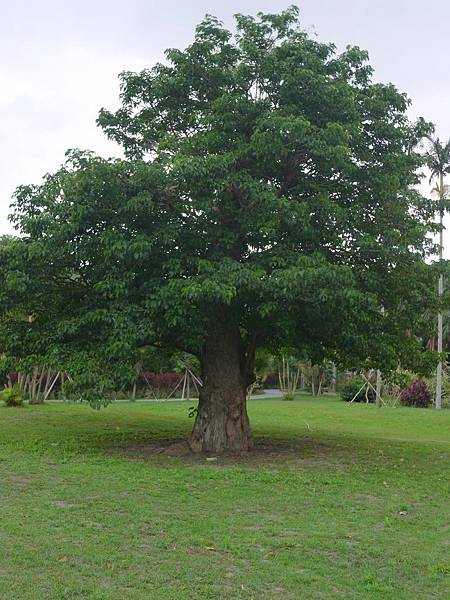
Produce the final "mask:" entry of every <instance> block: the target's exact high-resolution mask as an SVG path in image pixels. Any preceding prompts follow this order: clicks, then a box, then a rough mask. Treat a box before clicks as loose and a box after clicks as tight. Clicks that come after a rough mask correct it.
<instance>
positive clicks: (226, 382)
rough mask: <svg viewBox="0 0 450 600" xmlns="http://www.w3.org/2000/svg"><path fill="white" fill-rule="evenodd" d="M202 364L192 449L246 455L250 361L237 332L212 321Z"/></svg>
mask: <svg viewBox="0 0 450 600" xmlns="http://www.w3.org/2000/svg"><path fill="white" fill-rule="evenodd" d="M252 352H253V351H252ZM249 359H250V360H249ZM201 363H202V380H203V387H202V388H201V389H200V395H199V404H198V414H197V418H196V421H195V424H194V429H193V431H192V434H191V438H190V446H191V449H192V450H193V451H194V452H202V451H203V452H224V451H225V452H226V451H229V452H247V451H248V450H250V449H251V448H252V445H253V443H252V436H251V432H250V425H249V420H248V415H247V406H246V391H247V387H248V386H249V385H250V384H251V383H252V377H251V376H250V369H251V370H252V367H253V359H252V356H250V357H248V356H246V354H245V351H244V349H243V345H242V339H241V335H240V332H239V328H238V327H237V326H233V325H232V324H230V323H227V321H226V319H224V318H223V317H222V319H220V320H215V321H214V322H213V323H212V324H211V325H210V330H209V333H208V335H207V339H206V342H205V345H204V348H203V351H202V356H201Z"/></svg>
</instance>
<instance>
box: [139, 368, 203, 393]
mask: <svg viewBox="0 0 450 600" xmlns="http://www.w3.org/2000/svg"><path fill="white" fill-rule="evenodd" d="M183 377H184V374H183V373H173V372H170V371H161V372H154V371H141V372H140V373H139V376H138V384H139V386H142V387H143V388H144V389H148V390H149V391H151V392H152V395H154V394H156V395H157V396H158V397H159V398H164V397H166V396H168V395H169V394H171V393H172V392H173V390H174V389H175V387H176V386H177V385H178V384H180V383H181V380H182V379H183ZM179 391H180V393H181V389H179ZM192 392H194V390H192Z"/></svg>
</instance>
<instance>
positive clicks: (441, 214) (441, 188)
mask: <svg viewBox="0 0 450 600" xmlns="http://www.w3.org/2000/svg"><path fill="white" fill-rule="evenodd" d="M439 200H440V207H439V224H440V231H439V263H442V248H443V244H444V231H443V217H444V209H443V201H444V177H443V174H442V173H440V175H439ZM443 293H444V276H443V274H442V273H441V274H440V275H439V285H438V296H439V302H440V301H441V299H442V295H443ZM437 345H438V347H437V349H438V352H439V353H441V354H442V310H441V308H440V307H439V313H438V344H437ZM435 402H436V409H437V410H440V409H441V407H442V358H441V359H440V360H439V363H438V366H437V368H436V398H435Z"/></svg>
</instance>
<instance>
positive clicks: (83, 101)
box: [0, 0, 450, 257]
mask: <svg viewBox="0 0 450 600" xmlns="http://www.w3.org/2000/svg"><path fill="white" fill-rule="evenodd" d="M291 3H292V2H289V0H284V1H279V0H245V1H243V0H229V1H228V2H224V1H223V0H204V1H194V0H192V1H191V2H189V1H187V0H165V1H164V2H162V1H161V0H159V1H158V0H120V1H118V0H77V1H76V2H62V1H61V0H36V1H35V0H14V1H11V0H0V8H1V13H0V14H1V18H0V57H1V59H0V111H1V118H0V140H1V145H0V233H7V232H11V231H12V229H11V226H10V225H9V224H8V222H7V214H8V206H9V204H10V201H11V195H12V192H13V190H14V189H15V187H16V186H18V185H20V184H24V183H37V182H39V179H40V177H41V176H42V175H43V174H45V173H46V172H51V171H54V170H55V169H57V168H58V166H59V165H60V164H61V162H62V161H63V159H64V152H65V150H66V149H67V148H76V147H78V148H86V149H91V150H94V151H96V152H98V153H100V154H102V155H108V156H116V155H119V151H118V148H117V147H116V146H115V145H114V144H113V143H111V142H108V141H107V140H106V139H105V138H104V136H103V134H102V132H101V131H100V130H99V129H98V128H97V127H96V125H95V119H96V117H97V113H98V110H99V109H100V108H101V107H102V106H105V107H107V108H114V107H116V106H117V105H118V80H117V75H118V73H119V72H120V71H122V70H139V69H142V68H144V67H149V66H152V65H153V63H154V62H155V61H157V60H161V59H162V58H163V51H164V49H165V48H167V47H180V48H183V47H185V46H186V45H187V44H188V43H189V42H190V40H191V39H192V34H193V29H194V27H195V25H196V24H197V23H198V22H199V21H200V20H201V19H202V17H203V16H204V15H205V13H209V14H213V15H216V16H217V17H219V18H220V19H222V20H223V21H225V23H226V24H227V25H230V26H232V15H233V14H234V13H236V12H241V13H256V12H257V11H264V12H279V11H281V10H283V9H284V8H286V7H287V6H288V5H289V4H291ZM296 4H298V5H299V6H300V10H301V20H302V25H303V28H304V29H306V30H308V31H310V32H311V33H315V34H317V36H318V38H319V39H320V40H322V41H333V42H335V43H336V44H337V46H338V48H340V49H343V48H344V47H345V46H346V45H347V44H356V45H359V46H361V47H362V48H365V49H367V50H368V51H369V54H370V60H371V64H372V66H373V67H374V68H375V78H376V79H377V80H379V81H392V82H393V83H395V84H396V85H397V87H398V88H399V89H400V90H401V91H404V92H407V94H408V95H409V97H410V98H411V99H412V101H413V104H412V107H411V110H410V112H411V116H412V117H417V116H423V117H425V118H426V119H428V120H431V121H433V122H434V123H435V124H436V128H437V133H438V135H439V136H440V137H441V138H447V137H449V136H450V110H449V99H450V77H449V76H448V56H449V53H448V35H449V34H448V32H449V27H450V2H449V1H448V0H427V1H424V0H303V1H301V0H299V1H298V2H296ZM446 237H448V236H446ZM448 242H449V243H450V237H449V239H448ZM447 246H448V243H447ZM446 254H447V256H449V257H450V251H449V252H447V253H446Z"/></svg>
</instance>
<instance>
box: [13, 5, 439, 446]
mask: <svg viewBox="0 0 450 600" xmlns="http://www.w3.org/2000/svg"><path fill="white" fill-rule="evenodd" d="M166 57H167V60H166V62H165V63H164V64H157V65H155V66H154V67H153V68H152V69H149V70H145V71H142V72H141V73H130V72H125V73H122V75H121V76H120V81H121V102H122V106H121V108H120V109H119V110H117V111H116V112H109V111H107V110H102V111H101V112H100V116H99V119H98V122H99V124H100V126H101V127H102V128H103V129H104V131H105V132H106V134H107V135H108V137H109V138H111V139H113V140H116V141H117V142H118V143H119V144H121V146H122V147H123V150H124V152H125V155H126V159H125V160H104V159H101V158H99V157H96V156H93V155H92V154H90V153H85V152H79V151H76V152H70V153H69V155H68V159H67V162H66V163H65V164H64V165H63V167H62V168H61V169H60V170H59V171H58V172H57V173H56V174H53V175H48V176H47V177H46V178H45V179H44V182H43V183H42V185H39V186H25V187H21V188H19V189H18V191H17V193H16V201H15V207H14V215H13V219H14V221H15V223H16V224H17V226H18V228H19V230H20V232H21V234H22V236H23V244H24V246H25V247H26V253H27V255H28V256H29V261H31V262H29V263H28V267H27V269H28V271H27V273H28V274H27V275H26V276H25V275H24V274H23V273H22V274H21V276H20V277H22V279H21V281H25V283H24V284H23V285H22V287H21V288H20V290H19V291H18V292H17V293H16V296H15V302H16V303H17V304H20V305H21V307H22V308H21V311H22V314H24V313H25V314H30V315H32V318H31V319H29V321H27V322H26V324H24V323H22V324H21V326H22V328H24V327H26V328H27V331H26V332H23V331H22V335H21V340H22V341H21V344H22V346H23V345H24V344H25V345H27V344H28V346H29V347H32V348H35V350H34V351H35V353H36V355H39V356H44V355H46V354H47V355H48V356H49V357H50V358H51V360H52V361H60V362H61V363H65V365H66V368H67V370H69V371H70V372H71V373H72V374H73V376H74V378H75V379H76V380H77V381H79V382H80V381H81V382H83V383H84V384H86V386H87V387H89V385H90V386H91V389H92V387H93V386H94V383H95V382H96V381H98V377H99V375H98V374H99V373H102V376H103V379H102V381H105V377H106V376H105V373H107V374H108V377H107V378H106V379H107V380H108V381H109V382H110V383H111V385H112V384H113V382H114V381H119V380H120V379H121V378H122V379H126V377H128V375H129V374H130V373H132V374H133V376H134V372H133V368H134V367H133V365H134V364H135V359H136V352H137V349H138V348H139V347H142V346H146V345H160V346H164V345H166V346H169V347H173V348H179V349H181V350H183V351H187V352H190V353H192V354H194V355H196V356H198V357H199V359H200V362H201V370H202V378H203V382H204V386H203V389H202V391H201V395H200V400H199V407H198V414H197V417H196V421H195V425H194V429H193V432H192V436H191V439H190V443H191V447H192V449H193V450H196V451H199V450H206V451H222V450H239V451H241V450H247V449H249V448H250V447H251V446H252V439H251V433H250V428H249V420H248V416H247V410H246V389H247V386H249V384H251V383H252V381H253V379H254V361H255V351H256V348H258V347H260V346H264V347H266V348H280V347H283V348H292V349H293V350H295V351H297V350H298V351H301V352H302V353H304V354H306V355H307V356H309V357H310V358H311V359H312V360H313V361H320V360H322V358H323V357H325V356H329V357H330V358H332V359H333V360H334V361H335V362H341V363H345V364H347V365H359V364H362V363H364V364H365V365H368V366H370V365H375V364H376V365H379V366H384V367H385V368H389V367H390V366H393V365H395V364H397V361H398V360H401V357H402V355H405V354H406V353H407V354H409V356H410V357H411V356H417V354H416V353H415V352H416V350H417V348H418V345H417V344H416V340H415V338H414V337H413V336H411V335H410V334H409V333H408V332H411V330H412V328H413V327H414V323H415V319H416V317H417V314H418V310H419V309H421V307H423V303H424V299H425V298H426V297H427V294H428V292H429V290H430V285H429V279H428V270H427V268H426V265H425V263H424V256H425V254H426V252H427V242H426V235H427V232H428V231H429V228H430V223H431V217H432V213H431V210H430V207H429V205H428V203H427V202H426V201H424V199H423V198H421V197H420V196H419V194H418V193H417V192H415V191H414V190H413V186H414V185H415V184H417V182H418V180H419V179H418V175H417V169H418V167H419V166H420V164H421V158H420V156H419V155H418V154H417V153H416V152H415V151H414V148H415V147H416V144H417V142H418V140H419V139H421V138H422V137H423V136H424V135H425V134H428V133H429V132H430V127H429V126H428V125H427V124H426V123H425V122H424V121H423V120H419V121H418V122H416V123H411V122H410V121H409V120H408V116H407V107H408V103H409V101H408V99H407V97H406V96H405V95H404V94H401V93H399V92H398V91H397V89H396V88H395V87H394V86H393V85H391V84H388V85H382V84H380V83H373V82H372V79H371V76H372V69H371V67H370V66H369V64H368V62H367V54H366V52H364V51H362V50H360V49H359V48H355V47H349V48H347V50H346V51H345V52H343V53H341V54H339V53H337V52H336V48H335V46H334V45H333V44H323V43H319V42H318V41H316V40H314V39H311V38H310V37H309V36H308V35H307V34H306V33H305V32H303V31H302V30H301V28H300V26H299V22H298V11H297V9H296V8H295V7H291V8H290V9H288V10H286V11H285V12H283V13H282V14H279V15H266V14H259V15H258V17H257V18H253V17H249V16H243V15H236V33H235V34H234V35H233V34H232V33H231V32H230V31H228V30H227V29H225V28H224V27H223V26H222V24H221V23H220V22H219V21H217V20H216V19H215V18H213V17H210V16H208V17H206V18H205V19H204V21H203V22H202V23H201V24H200V25H199V26H198V27H197V29H196V32H195V38H194V41H193V42H192V44H191V45H190V46H188V47H187V48H186V49H185V50H184V51H182V50H175V49H170V50H168V51H167V52H166ZM30 265H31V266H30ZM19 270H20V269H19ZM20 277H19V279H20ZM13 279H14V277H13ZM30 289H31V291H29V290H30ZM381 307H384V313H382V311H381V310H380V309H381ZM8 331H9V332H10V335H11V336H12V339H13V341H14V340H15V337H14V335H12V333H11V332H12V331H14V323H13V322H12V321H11V320H10V321H9V323H8V324H3V334H4V339H6V338H7V337H8V335H9V334H8ZM24 339H25V340H26V342H24V341H23V340H24ZM11 351H14V348H12V350H11ZM105 385H106V383H105ZM97 392H98V390H97ZM98 395H99V394H98V393H97V397H98Z"/></svg>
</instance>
